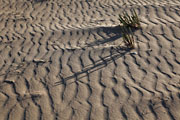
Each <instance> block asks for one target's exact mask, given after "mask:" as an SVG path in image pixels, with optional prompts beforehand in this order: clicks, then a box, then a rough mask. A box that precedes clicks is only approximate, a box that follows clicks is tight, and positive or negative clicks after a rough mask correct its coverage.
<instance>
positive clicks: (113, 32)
mask: <svg viewBox="0 0 180 120" xmlns="http://www.w3.org/2000/svg"><path fill="white" fill-rule="evenodd" d="M131 30H132V32H135V31H136V29H133V28H131ZM122 31H123V26H119V25H118V26H114V27H99V28H96V29H90V33H89V34H94V32H96V33H97V34H98V35H99V36H101V37H102V39H98V40H96V41H94V42H90V43H87V47H92V46H98V45H100V44H105V43H109V42H113V41H115V40H117V39H119V38H121V37H122ZM128 32H129V33H130V31H128Z"/></svg>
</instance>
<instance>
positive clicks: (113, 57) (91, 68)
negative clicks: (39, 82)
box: [55, 48, 130, 86]
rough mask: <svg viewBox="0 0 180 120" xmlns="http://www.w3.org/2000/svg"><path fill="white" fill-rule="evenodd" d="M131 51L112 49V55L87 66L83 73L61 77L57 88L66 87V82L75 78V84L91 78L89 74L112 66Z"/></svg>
mask: <svg viewBox="0 0 180 120" xmlns="http://www.w3.org/2000/svg"><path fill="white" fill-rule="evenodd" d="M129 51H130V49H124V48H111V50H110V52H111V55H109V56H105V57H100V59H99V60H97V61H95V62H94V63H93V64H90V65H88V66H85V67H84V68H83V69H82V70H81V71H79V72H76V73H74V74H73V75H71V76H69V77H66V78H64V77H63V76H60V78H61V81H59V82H56V83H55V86H56V85H61V84H64V85H66V84H67V83H66V82H67V81H68V80H71V79H74V78H75V81H73V82H76V81H78V80H80V79H81V78H83V77H86V76H89V74H91V73H93V72H95V71H97V70H100V69H102V68H104V67H106V66H107V65H108V64H110V63H112V62H115V61H116V60H117V59H118V58H120V57H123V56H124V55H125V54H126V53H128V52H129ZM84 74H85V75H84ZM73 82H71V83H73ZM68 84H70V83H68Z"/></svg>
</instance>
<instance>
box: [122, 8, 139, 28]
mask: <svg viewBox="0 0 180 120" xmlns="http://www.w3.org/2000/svg"><path fill="white" fill-rule="evenodd" d="M131 12H132V16H130V15H129V14H128V13H127V12H124V13H123V15H119V21H120V23H121V24H123V26H126V27H133V28H141V25H140V20H139V18H138V15H137V13H136V11H135V10H134V9H132V10H131Z"/></svg>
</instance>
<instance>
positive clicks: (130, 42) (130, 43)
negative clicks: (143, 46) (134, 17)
mask: <svg viewBox="0 0 180 120" xmlns="http://www.w3.org/2000/svg"><path fill="white" fill-rule="evenodd" d="M122 37H123V42H124V44H125V46H126V47H127V48H129V49H133V48H135V42H134V37H133V33H132V30H131V28H130V27H128V28H127V27H123V28H122Z"/></svg>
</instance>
